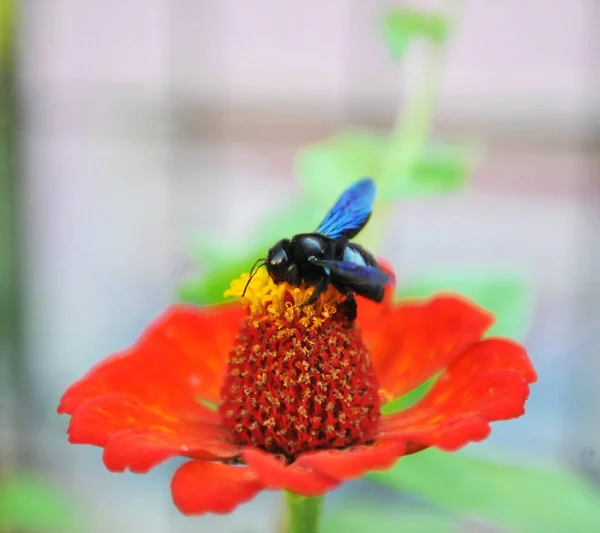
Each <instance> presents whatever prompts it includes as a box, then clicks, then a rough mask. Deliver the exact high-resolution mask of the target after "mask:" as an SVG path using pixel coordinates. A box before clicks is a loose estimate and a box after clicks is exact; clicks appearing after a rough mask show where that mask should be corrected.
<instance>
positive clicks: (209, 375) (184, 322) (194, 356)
mask: <svg viewBox="0 0 600 533" xmlns="http://www.w3.org/2000/svg"><path fill="white" fill-rule="evenodd" d="M243 315H244V311H243V309H242V308H241V306H239V305H223V306H218V307H214V308H212V309H211V310H210V311H203V310H199V309H196V308H192V307H186V306H176V307H173V308H171V309H170V310H169V311H168V312H166V313H165V314H164V315H163V316H162V317H161V318H160V319H159V320H158V321H157V322H155V323H154V324H153V325H152V326H150V328H148V330H147V331H146V332H145V334H144V335H143V336H142V337H141V339H140V340H139V341H138V342H137V343H136V344H135V345H134V346H133V347H132V348H130V349H128V350H126V351H124V352H122V353H119V354H116V355H113V356H112V357H110V358H108V359H106V360H105V361H103V362H102V363H100V364H99V365H98V366H96V367H95V368H93V369H92V370H91V371H90V372H89V373H88V374H87V375H86V376H85V377H84V378H83V379H81V380H80V381H77V382H76V383H74V384H73V385H72V386H71V387H70V388H69V389H68V390H67V392H65V394H64V395H63V397H62V399H61V403H60V406H59V408H58V412H59V413H69V414H72V413H73V411H74V410H75V408H76V407H77V406H78V405H79V404H80V403H82V402H83V401H85V400H88V399H90V398H93V397H94V396H100V395H103V394H121V395H124V396H128V397H130V398H134V399H136V400H138V401H139V402H140V404H142V405H145V406H147V407H148V408H153V407H158V408H160V409H169V410H171V411H174V412H179V413H184V412H188V413H190V414H191V415H193V416H195V415H196V414H197V406H198V402H197V399H198V398H204V399H207V400H209V401H213V402H218V401H219V397H220V394H219V391H220V387H221V383H222V381H223V376H224V372H225V367H226V363H227V356H228V353H229V350H230V348H231V347H232V346H233V342H234V339H235V333H236V331H237V328H238V327H239V324H240V322H241V320H242V317H243Z"/></svg>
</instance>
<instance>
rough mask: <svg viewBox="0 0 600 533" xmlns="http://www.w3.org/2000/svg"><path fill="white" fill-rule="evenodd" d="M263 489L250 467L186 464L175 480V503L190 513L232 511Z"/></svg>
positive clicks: (173, 488) (172, 486)
mask: <svg viewBox="0 0 600 533" xmlns="http://www.w3.org/2000/svg"><path fill="white" fill-rule="evenodd" d="M262 488H263V486H262V484H261V483H260V481H259V479H258V476H257V475H256V474H255V473H254V471H253V470H252V469H251V468H248V467H247V466H233V465H225V464H221V463H209V462H206V461H191V462H189V463H186V464H184V465H183V466H181V467H179V469H178V470H177V472H175V475H174V476H173V481H171V492H172V494H173V502H174V503H175V505H176V506H177V508H178V509H179V510H180V511H181V512H182V513H183V514H186V515H198V514H204V513H218V514H225V513H229V512H231V511H233V509H235V508H236V507H237V506H238V505H239V504H240V503H244V502H247V501H248V500H250V499H252V498H253V497H254V496H256V494H257V493H258V492H260V491H261V490H262Z"/></svg>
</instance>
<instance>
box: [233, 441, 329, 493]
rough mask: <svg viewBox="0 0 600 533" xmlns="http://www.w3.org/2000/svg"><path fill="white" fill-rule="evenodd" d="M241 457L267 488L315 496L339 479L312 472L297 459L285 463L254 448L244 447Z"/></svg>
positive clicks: (327, 489)
mask: <svg viewBox="0 0 600 533" xmlns="http://www.w3.org/2000/svg"><path fill="white" fill-rule="evenodd" d="M242 459H243V460H244V462H245V463H246V464H247V465H248V466H249V467H250V468H252V470H253V471H254V472H256V474H257V475H258V477H259V478H260V481H261V483H262V484H263V485H264V487H265V488H267V489H271V490H283V489H287V490H291V491H292V492H295V493H296V494H300V495H302V496H317V495H319V494H323V493H325V492H327V491H330V490H332V489H334V488H335V487H337V486H338V485H339V481H337V480H335V479H331V478H329V477H327V476H324V475H322V474H320V473H318V472H314V471H313V469H312V468H310V467H305V466H303V465H302V464H300V463H299V462H298V461H296V462H295V463H292V464H291V465H286V464H285V461H284V460H283V459H280V458H278V457H276V456H274V455H272V454H269V453H266V452H263V451H261V450H258V449H256V448H245V449H244V450H243V451H242Z"/></svg>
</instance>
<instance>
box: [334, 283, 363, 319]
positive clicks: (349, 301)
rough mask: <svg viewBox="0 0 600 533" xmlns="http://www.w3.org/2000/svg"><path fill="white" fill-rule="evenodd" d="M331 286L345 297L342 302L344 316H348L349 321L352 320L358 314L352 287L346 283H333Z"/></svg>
mask: <svg viewBox="0 0 600 533" xmlns="http://www.w3.org/2000/svg"><path fill="white" fill-rule="evenodd" d="M333 286H334V287H335V288H336V289H337V290H338V291H339V292H341V293H342V294H343V295H344V296H345V297H346V299H345V300H344V301H343V302H342V305H343V306H344V310H345V311H346V317H347V318H348V321H349V322H350V323H352V322H354V321H355V320H356V316H357V314H358V310H357V305H356V298H355V297H354V292H352V289H350V288H349V287H347V286H346V285H342V284H336V283H334V284H333Z"/></svg>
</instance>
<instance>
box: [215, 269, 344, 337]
mask: <svg viewBox="0 0 600 533" xmlns="http://www.w3.org/2000/svg"><path fill="white" fill-rule="evenodd" d="M249 279H250V275H249V274H248V273H244V274H242V275H241V276H240V277H239V278H238V279H236V280H234V281H232V282H231V286H230V287H229V289H227V290H226V291H225V292H224V293H223V296H224V297H225V298H227V297H232V296H233V297H236V298H239V299H240V300H241V302H242V303H243V304H244V305H247V306H248V308H249V309H250V314H252V315H265V314H268V315H270V316H271V317H272V318H273V319H276V320H280V321H282V322H283V321H285V322H291V321H292V320H293V319H294V318H295V317H299V318H300V321H301V324H302V326H303V327H310V326H312V327H319V326H320V325H322V324H323V322H324V321H325V320H326V319H328V318H331V317H332V316H333V315H335V314H336V313H337V308H338V304H340V303H341V302H342V301H344V299H345V297H344V296H343V295H342V294H340V293H339V292H338V291H337V290H336V289H335V288H334V287H331V286H330V287H329V288H328V289H327V290H326V291H325V292H324V293H323V294H322V295H321V296H319V298H318V299H317V301H316V302H315V303H314V304H313V305H305V306H302V304H303V303H304V302H306V301H307V300H308V299H309V298H310V297H311V295H312V294H313V292H314V290H315V288H314V287H310V286H309V287H307V286H305V285H302V286H301V287H293V286H291V285H289V284H288V283H280V284H276V283H275V282H274V281H273V280H272V279H271V277H270V276H269V273H268V272H267V271H266V269H261V270H259V271H258V272H257V273H256V274H255V276H254V277H253V278H252V281H251V282H250V283H249V284H248V280H249ZM246 284H248V286H247V288H246ZM244 288H246V292H245V294H244V296H242V293H243V292H244Z"/></svg>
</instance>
